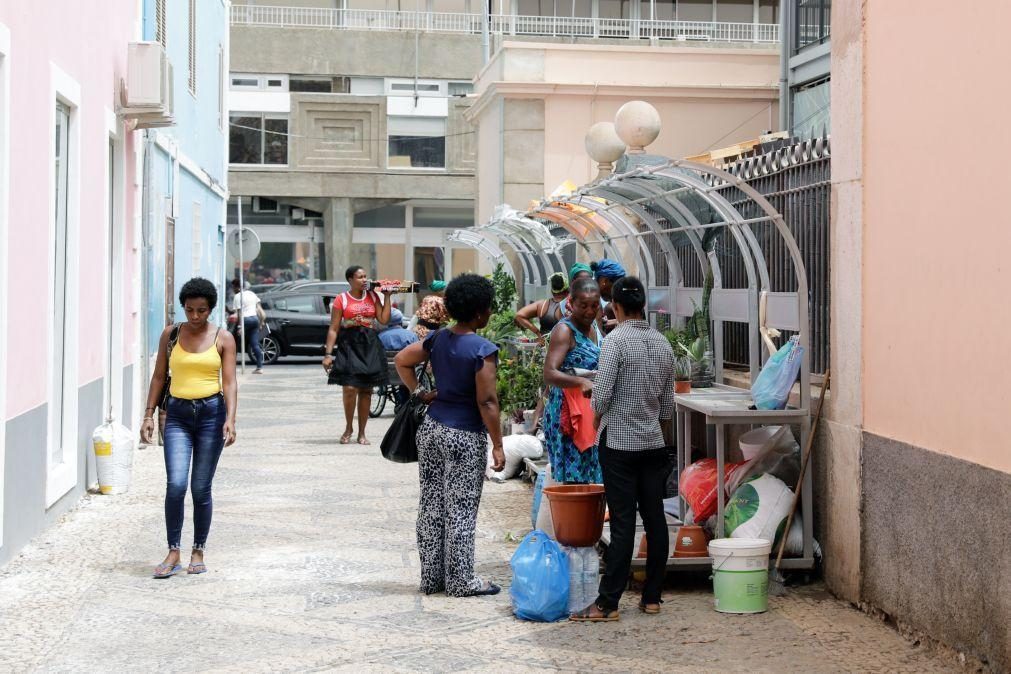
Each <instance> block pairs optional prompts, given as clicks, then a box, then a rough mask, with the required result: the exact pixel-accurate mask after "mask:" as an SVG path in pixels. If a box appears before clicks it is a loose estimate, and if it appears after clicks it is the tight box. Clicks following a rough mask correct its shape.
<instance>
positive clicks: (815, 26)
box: [793, 0, 832, 52]
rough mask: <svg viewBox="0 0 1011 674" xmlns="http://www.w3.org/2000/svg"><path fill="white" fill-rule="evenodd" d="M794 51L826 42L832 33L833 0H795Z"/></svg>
mask: <svg viewBox="0 0 1011 674" xmlns="http://www.w3.org/2000/svg"><path fill="white" fill-rule="evenodd" d="M795 1H796V3H797V7H796V15H797V19H796V25H795V26H794V31H795V32H794V36H793V40H794V51H795V52H798V51H800V50H801V49H804V48H805V47H809V46H811V45H815V44H821V43H822V42H824V41H825V40H826V39H827V38H828V37H829V34H830V33H831V23H832V0H795Z"/></svg>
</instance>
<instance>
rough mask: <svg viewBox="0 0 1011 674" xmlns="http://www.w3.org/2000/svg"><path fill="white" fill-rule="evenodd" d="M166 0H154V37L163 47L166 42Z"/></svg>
mask: <svg viewBox="0 0 1011 674" xmlns="http://www.w3.org/2000/svg"><path fill="white" fill-rule="evenodd" d="M166 2H168V0H154V39H155V40H157V41H158V42H159V43H160V44H161V46H163V47H165V46H167V45H168V43H167V42H166V40H165V36H166V31H165V3H166Z"/></svg>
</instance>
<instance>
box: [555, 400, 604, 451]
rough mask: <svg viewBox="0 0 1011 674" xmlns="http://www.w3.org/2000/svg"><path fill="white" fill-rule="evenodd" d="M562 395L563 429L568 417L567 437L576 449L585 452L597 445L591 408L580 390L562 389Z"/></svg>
mask: <svg viewBox="0 0 1011 674" xmlns="http://www.w3.org/2000/svg"><path fill="white" fill-rule="evenodd" d="M562 394H563V395H564V396H565V399H564V400H563V401H562V424H563V429H564V424H565V418H566V416H568V419H569V427H570V432H569V433H567V435H568V436H569V437H570V438H572V444H574V445H575V446H576V449H578V450H579V451H580V452H585V451H586V450H588V449H589V448H590V447H593V446H594V445H595V444H597V431H596V430H594V428H593V406H592V405H591V404H590V399H589V398H587V397H586V396H584V395H583V391H582V389H580V388H566V389H562ZM563 432H564V431H563Z"/></svg>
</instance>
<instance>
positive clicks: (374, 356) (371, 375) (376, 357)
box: [327, 328, 389, 388]
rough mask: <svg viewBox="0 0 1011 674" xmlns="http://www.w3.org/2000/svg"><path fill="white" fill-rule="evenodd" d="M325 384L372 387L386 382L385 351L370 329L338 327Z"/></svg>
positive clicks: (376, 334) (373, 331)
mask: <svg viewBox="0 0 1011 674" xmlns="http://www.w3.org/2000/svg"><path fill="white" fill-rule="evenodd" d="M327 383H328V384H336V385H338V386H353V387H355V388H373V387H375V386H385V385H386V384H387V383H389V373H388V372H387V370H386V352H385V351H384V350H383V344H382V342H380V341H379V335H378V333H376V331H375V330H373V329H372V328H341V331H340V333H339V334H338V335H337V346H336V348H335V349H334V357H333V366H332V367H331V368H330V374H329V377H328V378H327Z"/></svg>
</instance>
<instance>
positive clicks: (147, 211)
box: [140, 130, 154, 400]
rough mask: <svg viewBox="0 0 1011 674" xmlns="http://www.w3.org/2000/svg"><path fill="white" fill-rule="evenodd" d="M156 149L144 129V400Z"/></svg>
mask: <svg viewBox="0 0 1011 674" xmlns="http://www.w3.org/2000/svg"><path fill="white" fill-rule="evenodd" d="M153 151H154V140H153V139H152V137H151V132H150V131H149V130H145V131H144V188H143V189H142V190H141V209H142V210H141V221H140V233H141V255H142V257H141V269H142V270H143V273H142V274H141V284H140V306H141V312H140V314H141V321H140V324H141V335H142V339H143V344H141V347H140V352H141V356H142V357H141V375H142V379H141V381H142V382H143V385H142V386H141V390H143V391H144V392H145V393H144V400H147V393H146V391H147V389H146V386H147V385H149V384H150V382H151V356H150V354H149V353H148V346H147V345H148V344H150V343H151V341H150V340H151V325H150V321H149V320H148V316H147V312H148V307H149V306H150V302H151V288H150V278H151V274H152V269H151V249H152V246H151V227H152V222H154V199H153V196H152V194H151V191H152V187H151V153H152V152H153Z"/></svg>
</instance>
